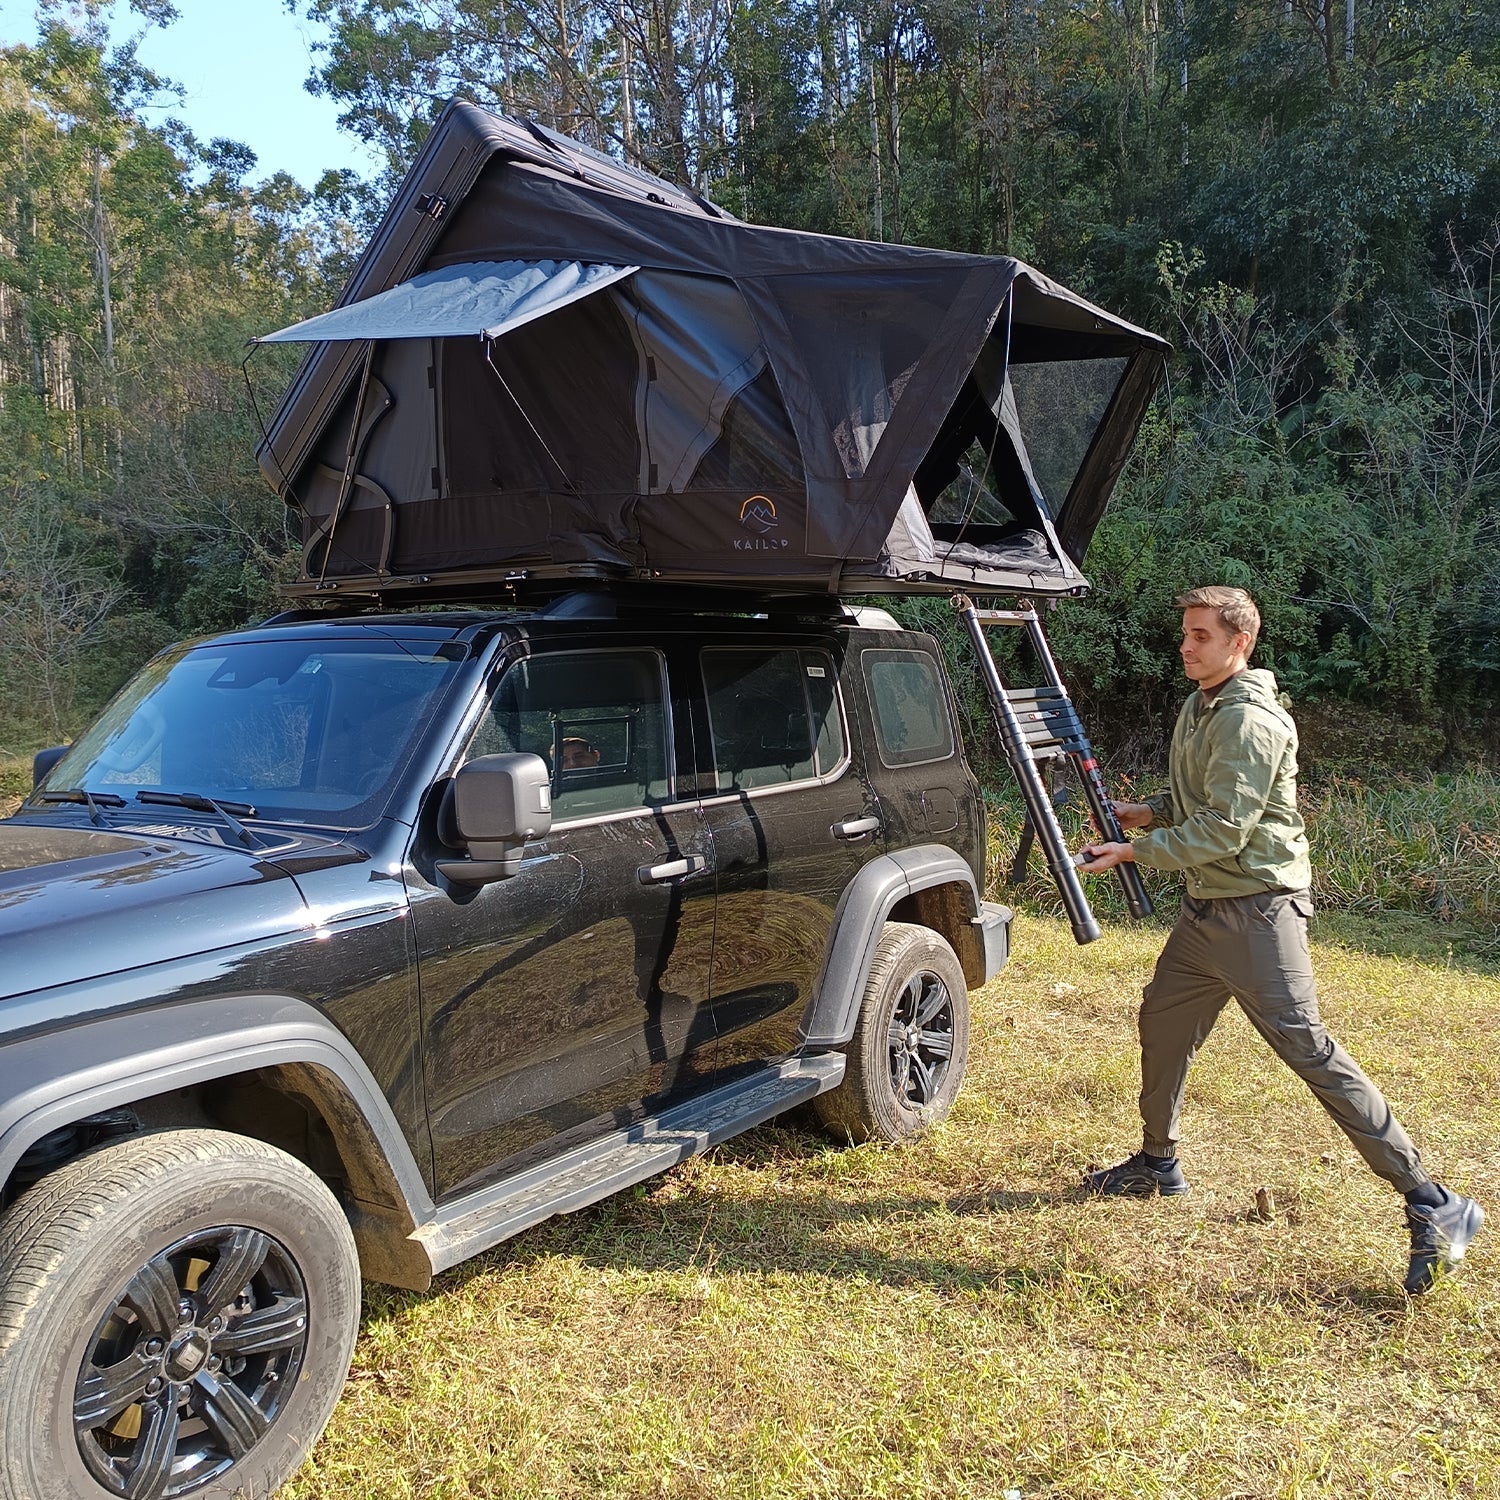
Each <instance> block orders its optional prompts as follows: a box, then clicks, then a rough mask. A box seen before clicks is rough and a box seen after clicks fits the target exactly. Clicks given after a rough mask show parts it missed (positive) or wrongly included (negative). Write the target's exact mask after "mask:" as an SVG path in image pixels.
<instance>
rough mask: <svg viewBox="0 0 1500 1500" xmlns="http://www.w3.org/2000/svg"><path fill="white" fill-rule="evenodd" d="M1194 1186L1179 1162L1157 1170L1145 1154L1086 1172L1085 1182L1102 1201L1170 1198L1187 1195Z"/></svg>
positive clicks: (1136, 1154) (1085, 1185) (1140, 1153)
mask: <svg viewBox="0 0 1500 1500" xmlns="http://www.w3.org/2000/svg"><path fill="white" fill-rule="evenodd" d="M1190 1185H1191V1184H1189V1182H1188V1180H1187V1178H1186V1177H1184V1176H1183V1175H1182V1168H1181V1167H1179V1166H1178V1165H1177V1163H1176V1162H1175V1161H1173V1163H1172V1165H1171V1166H1169V1167H1153V1166H1152V1165H1151V1163H1150V1162H1149V1161H1147V1160H1146V1155H1145V1153H1144V1152H1142V1151H1137V1152H1136V1153H1135V1155H1134V1156H1127V1157H1126V1158H1125V1160H1124V1161H1122V1162H1116V1163H1115V1165H1114V1166H1112V1167H1105V1168H1104V1169H1103V1170H1102V1171H1098V1172H1088V1173H1085V1174H1084V1179H1083V1186H1084V1188H1085V1190H1086V1191H1087V1192H1090V1193H1097V1194H1099V1196H1100V1197H1102V1198H1154V1197H1155V1196H1156V1195H1157V1194H1158V1193H1160V1194H1161V1195H1162V1196H1163V1197H1164V1198H1170V1197H1172V1196H1173V1195H1174V1194H1177V1193H1185V1192H1187V1190H1188V1188H1189V1186H1190Z"/></svg>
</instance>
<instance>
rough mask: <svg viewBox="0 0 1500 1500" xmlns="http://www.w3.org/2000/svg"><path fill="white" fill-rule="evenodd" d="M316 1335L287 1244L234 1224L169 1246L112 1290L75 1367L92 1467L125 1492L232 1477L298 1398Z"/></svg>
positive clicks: (165, 1493) (149, 1495)
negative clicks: (310, 1337)
mask: <svg viewBox="0 0 1500 1500" xmlns="http://www.w3.org/2000/svg"><path fill="white" fill-rule="evenodd" d="M307 1339H308V1311H307V1289H306V1287H305V1285H304V1283H303V1280H302V1275H301V1273H300V1272H299V1270H298V1269H297V1265H296V1263H295V1261H293V1259H292V1256H291V1254H290V1252H289V1251H288V1250H287V1248H286V1247H285V1246H284V1245H283V1244H281V1242H280V1241H279V1240H276V1239H274V1238H273V1237H272V1236H270V1235H268V1234H265V1233H263V1232H261V1231H260V1230H257V1229H248V1228H245V1227H243V1226H233V1225H226V1226H221V1227H217V1228H212V1229H204V1230H200V1231H199V1232H198V1233H196V1234H192V1235H188V1236H186V1237H185V1238H183V1239H180V1240H178V1241H177V1242H176V1243H175V1244H172V1245H169V1246H168V1247H167V1248H166V1249H165V1250H162V1251H160V1252H159V1253H158V1254H156V1255H154V1256H152V1257H151V1259H150V1260H149V1261H147V1262H146V1264H145V1265H143V1266H142V1267H141V1268H140V1269H139V1270H138V1271H137V1272H136V1273H135V1275H134V1276H133V1277H131V1279H130V1281H129V1282H128V1283H127V1284H126V1285H125V1286H124V1287H123V1288H122V1289H121V1290H120V1292H119V1293H118V1294H117V1295H116V1297H115V1298H114V1299H113V1302H112V1303H111V1306H110V1308H109V1310H108V1311H107V1312H106V1313H105V1315H104V1317H103V1318H101V1319H100V1321H99V1323H98V1326H97V1327H96V1328H95V1330H94V1333H93V1337H92V1338H91V1339H90V1340H89V1345H88V1349H87V1352H86V1353H85V1355H84V1358H83V1362H82V1364H81V1366H80V1368H79V1371H78V1377H77V1380H76V1382H75V1385H74V1391H73V1431H74V1436H75V1437H76V1439H77V1442H78V1451H79V1453H80V1454H81V1455H82V1458H83V1461H84V1464H85V1466H86V1467H87V1468H88V1471H89V1473H90V1474H91V1475H93V1477H94V1478H95V1479H96V1480H97V1481H98V1482H99V1483H100V1484H101V1485H102V1486H104V1488H105V1489H106V1490H107V1491H109V1492H110V1493H112V1494H116V1495H122V1496H125V1497H127V1500H170V1497H175V1496H179V1495H188V1494H190V1493H192V1492H193V1491H194V1490H196V1489H199V1488H200V1487H201V1486H203V1485H205V1484H207V1483H209V1482H210V1481H211V1480H213V1479H215V1478H217V1477H219V1476H220V1475H222V1474H224V1473H225V1472H226V1471H227V1470H228V1469H230V1468H231V1467H233V1465H234V1464H236V1463H237V1462H238V1461H239V1460H240V1459H242V1458H243V1457H245V1455H246V1454H247V1453H249V1452H250V1450H251V1449H252V1448H253V1447H254V1446H255V1445H256V1443H258V1442H259V1441H260V1439H261V1438H262V1437H263V1436H264V1435H265V1434H266V1432H267V1431H269V1429H270V1427H271V1425H272V1423H274V1422H275V1420H276V1418H277V1417H278V1416H279V1415H280V1413H281V1411H282V1409H283V1407H284V1406H285V1405H286V1403H287V1402H288V1401H289V1400H290V1399H291V1395H292V1392H293V1391H294V1390H295V1388H296V1383H297V1377H298V1374H299V1372H300V1371H301V1368H302V1364H303V1360H304V1357H305V1355H306V1351H307Z"/></svg>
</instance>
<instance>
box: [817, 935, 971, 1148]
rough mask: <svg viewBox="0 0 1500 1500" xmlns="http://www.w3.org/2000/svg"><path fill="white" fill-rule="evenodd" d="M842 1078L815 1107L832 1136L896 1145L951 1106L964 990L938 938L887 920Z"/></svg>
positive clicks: (960, 1068)
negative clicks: (840, 1082)
mask: <svg viewBox="0 0 1500 1500" xmlns="http://www.w3.org/2000/svg"><path fill="white" fill-rule="evenodd" d="M846 1050H847V1054H848V1059H849V1062H848V1068H847V1070H846V1072H845V1074H844V1081H843V1083H842V1084H840V1085H839V1087H838V1088H836V1089H834V1090H833V1091H832V1092H831V1093H827V1094H822V1095H820V1096H819V1097H818V1099H817V1100H816V1101H815V1108H816V1109H817V1111H818V1116H819V1118H820V1119H821V1120H822V1122H823V1124H824V1126H825V1127H826V1128H827V1129H828V1130H829V1131H830V1132H831V1133H832V1134H833V1135H834V1136H836V1137H837V1138H838V1139H840V1140H854V1141H866V1140H883V1141H901V1140H905V1139H906V1138H907V1137H908V1136H912V1135H915V1134H916V1133H917V1132H918V1131H920V1130H924V1129H926V1128H927V1126H929V1125H933V1124H936V1123H937V1121H939V1120H941V1119H942V1118H943V1117H944V1116H945V1115H946V1114H947V1113H948V1110H949V1109H950V1108H951V1107H952V1104H953V1101H954V1099H955V1098H957V1096H958V1090H959V1087H960V1085H961V1084H962V1083H963V1076H964V1065H965V1063H966V1062H967V1061H968V1056H969V991H968V986H967V983H966V982H965V980H964V971H963V968H962V966H961V965H960V964H959V962H958V958H957V955H956V954H955V953H954V952H953V949H952V948H951V947H950V946H949V944H948V941H947V939H946V938H944V937H942V936H941V935H940V934H939V933H936V932H934V931H933V930H932V929H931V928H930V927H918V926H915V925H913V924H911V923H908V922H887V923H886V925H885V928H884V930H883V931H882V933H881V935H880V943H879V946H878V947H877V948H876V950H875V960H874V962H873V963H872V964H871V965H870V977H869V979H868V980H867V981H866V983H865V993H864V999H863V1001H862V1002H861V1004H860V1010H859V1021H858V1023H857V1024H856V1026H855V1030H854V1037H853V1039H852V1040H851V1041H850V1043H849V1046H848V1048H847V1049H846Z"/></svg>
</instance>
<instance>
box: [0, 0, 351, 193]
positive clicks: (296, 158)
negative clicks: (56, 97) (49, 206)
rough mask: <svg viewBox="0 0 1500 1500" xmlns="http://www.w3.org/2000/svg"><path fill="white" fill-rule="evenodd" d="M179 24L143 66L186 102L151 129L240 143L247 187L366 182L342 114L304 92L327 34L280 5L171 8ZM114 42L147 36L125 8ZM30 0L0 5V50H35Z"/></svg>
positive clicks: (147, 47) (152, 34)
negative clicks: (167, 125)
mask: <svg viewBox="0 0 1500 1500" xmlns="http://www.w3.org/2000/svg"><path fill="white" fill-rule="evenodd" d="M176 5H177V9H178V11H179V12H180V13H181V19H180V20H177V21H174V22H173V23H172V24H171V25H170V26H168V27H166V28H165V29H163V28H160V27H152V28H150V29H149V30H148V31H147V34H146V37H145V40H144V41H143V42H142V43H141V47H140V53H139V56H140V60H141V62H142V63H143V64H144V65H145V66H147V67H149V68H151V69H152V70H153V71H154V72H156V73H159V74H163V75H165V76H166V77H167V78H170V79H171V80H173V81H174V82H175V83H180V84H182V85H183V86H184V87H185V88H186V90H187V95H186V97H185V98H184V99H183V100H182V102H181V103H178V102H177V101H175V100H171V101H170V102H168V103H167V104H166V105H164V106H163V107H161V108H154V109H152V110H150V111H149V112H148V116H147V117H148V118H149V119H150V120H151V122H152V123H153V124H159V123H160V122H161V121H162V120H165V119H166V118H168V117H169V116H176V117H177V118H178V119H180V120H183V121H184V122H185V123H186V124H187V126H188V128H189V129H190V130H191V131H192V132H193V134H194V135H196V136H197V137H198V138H199V139H200V140H203V141H209V140H212V139H214V138H215V137H218V136H224V137H228V138H229V139H230V140H235V141H241V142H243V143H244V144H245V145H247V146H249V147H250V149H251V150H252V151H254V152H255V154H256V157H257V161H256V166H255V170H254V171H253V172H252V173H251V174H250V175H251V178H252V179H258V178H261V177H269V176H270V175H271V174H272V173H273V172H278V171H285V172H290V173H291V175H292V176H293V177H295V178H296V179H297V180H298V181H299V182H301V183H302V184H303V185H304V186H306V187H311V186H312V185H313V184H314V183H315V182H316V181H317V179H318V177H319V176H320V175H321V174H322V173H323V172H324V171H325V170H326V169H327V168H329V167H350V168H352V169H353V170H354V171H356V172H358V173H359V174H360V176H362V177H368V176H371V175H372V174H373V172H374V171H375V169H376V165H377V164H376V160H375V157H374V156H373V155H372V153H370V152H369V151H368V150H366V149H365V147H364V146H363V144H362V143H360V142H359V141H356V140H355V139H354V138H353V137H352V136H351V135H350V134H349V133H348V132H347V131H344V130H340V129H339V127H338V123H337V121H338V110H337V108H336V107H335V105H334V104H333V103H332V102H331V101H329V100H327V99H315V98H314V97H313V96H312V95H311V94H309V93H308V92H307V90H306V89H304V88H303V87H302V81H303V79H305V78H306V77H307V75H308V73H309V72H311V70H312V67H313V54H312V50H311V48H312V43H313V42H315V41H317V40H320V39H321V38H322V37H323V36H324V35H325V32H324V30H323V29H322V28H321V27H317V26H314V25H313V24H312V23H311V22H310V21H306V20H303V19H301V18H300V17H297V16H292V15H288V14H287V9H286V4H285V0H176ZM111 15H112V19H111V23H110V31H111V35H112V36H114V37H115V38H116V39H123V38H125V37H128V36H130V35H131V34H132V33H134V32H138V31H140V30H142V29H143V27H144V23H143V22H142V21H141V20H140V18H139V17H137V16H135V15H133V14H132V13H131V11H130V9H129V7H128V5H127V4H126V3H125V0H116V3H115V5H114V8H113V11H112V13H111ZM36 35H37V26H36V19H35V5H34V0H0V45H5V46H12V45H14V44H15V43H17V42H26V43H30V42H34V41H35V40H36Z"/></svg>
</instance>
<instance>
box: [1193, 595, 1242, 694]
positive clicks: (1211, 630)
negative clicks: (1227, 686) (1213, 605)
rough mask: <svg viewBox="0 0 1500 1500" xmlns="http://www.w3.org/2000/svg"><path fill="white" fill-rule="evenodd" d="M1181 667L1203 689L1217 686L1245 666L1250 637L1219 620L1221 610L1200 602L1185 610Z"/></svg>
mask: <svg viewBox="0 0 1500 1500" xmlns="http://www.w3.org/2000/svg"><path fill="white" fill-rule="evenodd" d="M1177 649H1178V651H1179V653H1180V654H1181V656H1182V670H1183V671H1184V672H1186V673H1187V675H1188V678H1189V680H1190V681H1192V682H1196V683H1197V684H1198V686H1199V687H1200V688H1216V687H1218V685H1219V684H1220V683H1221V682H1227V681H1228V680H1229V679H1230V678H1231V677H1233V676H1234V674H1235V673H1236V672H1242V671H1244V669H1245V666H1246V663H1247V660H1248V656H1249V651H1250V637H1249V636H1248V635H1247V634H1245V632H1244V631H1239V632H1232V631H1230V630H1228V629H1227V628H1226V627H1225V626H1224V625H1223V624H1221V623H1220V621H1219V612H1218V610H1216V609H1209V608H1207V607H1206V606H1204V605H1201V604H1197V605H1194V606H1193V607H1192V608H1191V609H1185V610H1183V612H1182V645H1181V646H1179V647H1178V648H1177Z"/></svg>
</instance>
